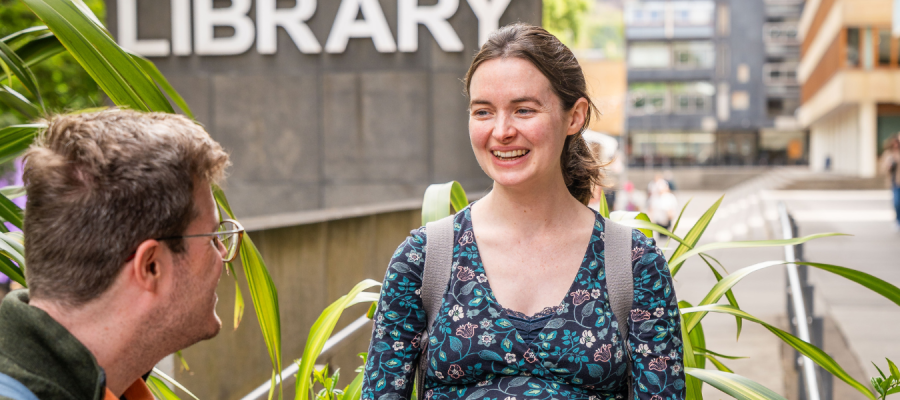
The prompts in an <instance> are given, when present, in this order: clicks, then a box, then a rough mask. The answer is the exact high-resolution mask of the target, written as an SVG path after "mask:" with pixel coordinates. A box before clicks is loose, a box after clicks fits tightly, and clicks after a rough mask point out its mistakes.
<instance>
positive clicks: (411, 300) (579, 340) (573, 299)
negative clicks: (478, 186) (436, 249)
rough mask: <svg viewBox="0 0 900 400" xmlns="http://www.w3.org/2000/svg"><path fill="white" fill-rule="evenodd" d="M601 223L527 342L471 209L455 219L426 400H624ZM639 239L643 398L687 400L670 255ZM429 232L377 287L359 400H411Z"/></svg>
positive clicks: (637, 391)
mask: <svg viewBox="0 0 900 400" xmlns="http://www.w3.org/2000/svg"><path fill="white" fill-rule="evenodd" d="M605 222H606V221H605V220H604V219H603V218H602V217H601V216H600V215H599V214H597V215H596V222H595V224H594V231H593V234H592V237H591V240H590V244H589V245H588V248H587V251H586V254H585V256H584V259H583V261H582V264H581V267H580V269H579V271H578V273H577V276H576V278H575V280H574V282H573V283H572V286H571V288H570V290H569V293H568V295H567V296H566V298H565V299H563V300H562V302H561V303H560V305H559V306H557V307H553V308H551V309H550V310H545V311H544V312H542V315H543V316H546V313H547V312H551V313H553V314H554V315H553V316H552V317H550V318H548V319H547V322H546V325H545V326H544V327H543V329H542V330H541V331H540V333H539V334H538V335H537V338H536V339H534V340H533V341H531V342H526V341H525V340H524V339H522V336H521V335H520V334H519V332H518V331H517V330H516V328H515V326H514V325H513V324H512V323H511V322H510V320H509V317H510V316H511V315H509V314H508V313H510V312H511V311H507V310H505V309H504V308H503V307H502V306H501V305H500V304H499V303H498V302H497V300H496V299H495V298H494V295H493V292H492V290H491V288H490V284H489V282H488V279H487V276H486V275H485V271H484V265H483V264H482V262H481V258H480V256H479V253H478V246H477V244H476V243H475V235H474V233H473V231H472V220H471V214H470V210H469V208H466V209H464V210H463V211H461V212H459V213H458V214H457V215H456V217H455V224H454V229H455V241H456V245H455V248H454V249H453V266H452V268H453V269H452V273H451V277H450V286H449V289H448V291H447V293H446V294H445V295H444V299H443V303H442V306H441V312H440V315H438V316H437V317H436V319H435V322H434V327H433V329H432V332H431V334H430V335H429V340H428V344H427V346H426V347H427V348H426V349H424V351H425V352H427V355H428V357H429V358H428V360H429V367H428V370H427V371H426V375H427V377H426V380H425V389H426V393H425V398H427V399H441V400H443V399H471V400H476V399H477V400H481V399H491V400H495V399H502V400H516V399H520V400H524V399H526V398H527V399H553V398H568V399H590V400H600V399H602V400H606V399H622V398H627V388H628V385H627V380H626V379H625V376H626V373H628V372H629V371H628V360H627V358H628V356H626V354H625V351H626V346H624V345H623V344H624V343H623V342H622V340H621V338H620V334H619V331H618V323H619V321H617V320H616V317H615V316H614V315H613V313H612V310H611V308H610V304H609V301H608V294H607V291H606V280H605V269H604V254H603V250H604V237H605V232H604V225H605ZM632 234H633V248H632V266H633V269H634V302H633V305H632V307H633V309H632V310H631V315H630V318H629V321H627V323H629V324H630V329H629V335H628V340H627V342H628V346H627V351H628V352H629V354H630V358H631V360H632V367H631V371H630V374H631V376H632V378H633V379H634V381H633V382H634V385H633V391H634V398H635V399H647V400H683V399H684V397H685V381H684V380H685V376H684V371H683V367H682V358H683V349H682V342H681V325H680V322H679V321H680V316H679V312H678V306H677V303H678V301H677V300H676V298H675V293H674V290H673V284H672V278H671V275H670V274H669V269H668V266H667V265H666V260H665V257H663V255H662V253H661V252H660V251H659V249H658V248H657V247H656V245H655V242H654V240H653V239H648V238H647V237H646V236H644V235H643V234H642V233H640V232H639V231H637V230H634V231H633V232H632ZM426 240H427V238H426V231H425V228H419V229H417V230H414V231H412V232H411V236H409V237H408V238H407V239H406V241H404V242H403V244H401V245H400V247H398V248H397V251H396V252H395V253H394V256H393V258H392V259H391V264H390V266H389V268H388V270H387V273H386V274H385V278H384V285H383V286H382V289H381V301H380V303H379V305H378V310H377V313H376V316H375V325H374V329H373V334H372V342H371V345H370V347H369V357H368V361H367V362H366V365H365V380H364V383H363V396H362V398H363V399H378V400H390V399H401V398H402V399H406V398H409V396H410V394H411V391H412V386H413V382H412V381H413V380H414V373H413V371H414V369H415V366H416V365H418V359H419V356H420V354H422V352H423V349H421V348H420V347H421V346H420V344H419V338H420V337H421V335H422V334H423V331H424V330H425V328H426V325H427V322H426V321H427V319H426V315H425V311H424V310H423V304H422V298H421V295H420V288H421V285H422V272H423V270H424V266H425V262H424V260H425V256H426V255H425V243H426Z"/></svg>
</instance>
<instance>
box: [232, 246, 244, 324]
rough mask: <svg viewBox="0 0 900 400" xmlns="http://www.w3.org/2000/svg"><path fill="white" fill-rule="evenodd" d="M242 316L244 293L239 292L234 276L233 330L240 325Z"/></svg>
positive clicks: (239, 287) (239, 286) (239, 288)
mask: <svg viewBox="0 0 900 400" xmlns="http://www.w3.org/2000/svg"><path fill="white" fill-rule="evenodd" d="M229 264H230V263H229ZM243 318H244V295H243V294H242V293H241V285H239V284H238V280H237V276H235V277H234V330H237V328H238V326H240V325H241V319H243Z"/></svg>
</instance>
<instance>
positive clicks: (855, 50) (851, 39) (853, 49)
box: [846, 28, 860, 67]
mask: <svg viewBox="0 0 900 400" xmlns="http://www.w3.org/2000/svg"><path fill="white" fill-rule="evenodd" d="M859 39H860V34H859V28H848V29H847V60H846V61H847V66H850V67H858V66H859V60H860V57H859V56H860V53H859Z"/></svg>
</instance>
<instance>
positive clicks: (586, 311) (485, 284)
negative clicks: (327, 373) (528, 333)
mask: <svg viewBox="0 0 900 400" xmlns="http://www.w3.org/2000/svg"><path fill="white" fill-rule="evenodd" d="M463 242H464V241H463ZM592 251H593V248H591V247H590V246H589V250H588V255H587V256H586V257H584V259H583V260H581V261H582V262H580V263H578V266H579V267H578V270H577V271H573V272H572V273H571V274H570V275H569V278H568V279H569V281H568V284H567V289H566V290H565V291H566V292H565V293H563V294H562V295H560V296H559V297H558V298H557V300H556V303H555V304H556V306H555V307H554V308H553V309H552V310H550V313H551V314H552V315H551V316H550V317H549V318H547V319H546V323H545V324H544V326H543V328H541V329H540V331H539V333H538V335H537V337H536V338H535V339H534V340H532V341H526V340H524V339H523V338H522V335H521V334H520V332H519V331H518V330H517V329H516V326H515V325H514V324H513V322H512V321H511V319H512V318H514V317H515V316H511V315H509V313H508V312H507V311H504V309H503V307H502V306H501V305H500V303H499V302H498V301H497V299H496V296H495V294H494V291H493V290H492V286H491V285H492V284H493V283H494V282H495V280H494V278H491V280H490V281H489V280H488V276H487V275H486V274H485V270H484V268H483V263H482V262H481V258H480V257H479V254H478V249H477V248H475V246H473V245H471V244H462V242H461V245H460V246H459V248H458V249H457V251H455V253H454V266H453V270H452V274H451V279H450V287H449V288H448V291H447V293H446V295H445V297H444V299H443V304H442V308H441V313H440V314H439V315H438V316H437V318H436V319H435V323H434V327H433V330H432V335H431V336H430V338H429V346H428V353H429V362H430V370H431V371H432V372H433V373H434V375H433V376H434V378H433V379H435V380H436V381H437V383H440V384H441V385H459V384H464V385H465V384H476V383H478V382H484V381H486V380H490V379H493V377H497V376H504V375H506V376H510V375H524V376H537V377H542V378H544V379H547V380H549V381H558V382H565V383H567V384H571V385H575V386H576V387H581V388H584V389H587V390H608V389H612V388H617V387H618V386H619V385H620V384H621V381H622V378H623V377H624V376H625V373H626V368H627V365H626V362H625V359H624V356H625V354H624V346H623V344H622V342H621V340H620V338H619V335H618V328H617V324H616V323H615V320H614V317H613V314H612V311H611V309H610V307H609V301H608V298H607V291H606V286H605V282H606V280H605V273H604V269H603V266H602V255H601V254H594V253H593V252H592ZM597 251H602V249H597ZM573 277H574V280H573V279H572V278H573ZM542 289H543V288H542V286H541V284H540V282H537V283H535V284H533V285H532V286H531V287H523V288H522V289H521V290H523V291H524V292H526V293H532V294H533V293H537V292H539V291H541V290H542ZM429 375H430V376H431V374H429Z"/></svg>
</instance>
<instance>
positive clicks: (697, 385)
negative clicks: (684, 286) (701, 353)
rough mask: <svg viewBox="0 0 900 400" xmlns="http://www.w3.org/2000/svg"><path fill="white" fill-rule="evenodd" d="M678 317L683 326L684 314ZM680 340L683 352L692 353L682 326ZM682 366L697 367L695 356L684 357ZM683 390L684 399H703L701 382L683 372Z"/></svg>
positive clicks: (688, 338)
mask: <svg viewBox="0 0 900 400" xmlns="http://www.w3.org/2000/svg"><path fill="white" fill-rule="evenodd" d="M678 304H679V306H681V305H684V306H688V307H689V306H690V303H688V302H686V301H679V302H678ZM678 318H679V319H681V326H684V316H683V315H679V316H678ZM681 341H682V343H683V347H684V354H694V346H693V344H692V343H691V337H690V335H689V334H688V331H687V330H685V329H684V328H682V329H681ZM684 367H685V368H684V369H685V371H687V370H688V369H690V368H699V364H697V358H696V357H684ZM685 392H686V394H687V397H685V399H686V400H703V382H702V381H700V380H699V379H697V378H694V377H691V376H687V374H685Z"/></svg>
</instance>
